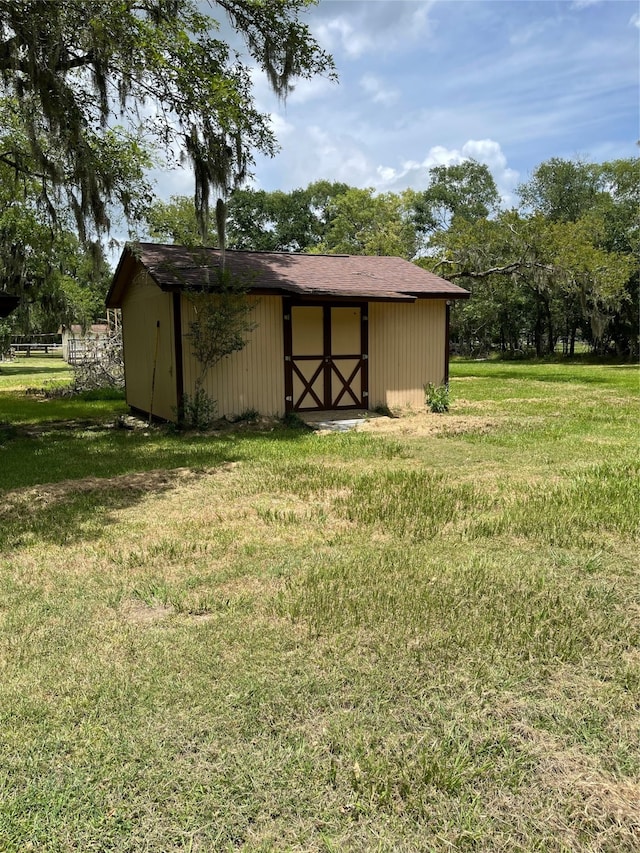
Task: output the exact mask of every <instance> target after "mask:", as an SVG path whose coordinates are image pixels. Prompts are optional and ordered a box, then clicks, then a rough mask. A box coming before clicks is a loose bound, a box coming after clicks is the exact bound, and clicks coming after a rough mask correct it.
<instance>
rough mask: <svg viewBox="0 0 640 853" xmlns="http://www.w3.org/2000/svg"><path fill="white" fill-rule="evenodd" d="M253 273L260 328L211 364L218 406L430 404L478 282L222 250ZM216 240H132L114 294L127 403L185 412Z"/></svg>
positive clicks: (225, 410) (361, 262)
mask: <svg viewBox="0 0 640 853" xmlns="http://www.w3.org/2000/svg"><path fill="white" fill-rule="evenodd" d="M224 256H225V258H224V264H225V269H227V270H229V272H230V273H231V274H232V275H237V276H240V277H242V278H243V279H244V280H246V281H249V282H250V287H249V290H248V295H247V297H246V298H247V299H248V300H249V303H250V304H251V306H252V315H251V319H252V321H253V323H255V328H254V330H253V331H252V332H251V333H250V334H249V335H248V336H247V344H246V346H245V347H244V348H243V349H242V350H241V351H239V352H236V353H234V354H233V355H231V356H228V357H227V358H225V359H223V360H222V361H221V362H219V363H218V365H216V367H214V368H213V369H212V370H211V371H210V372H209V374H208V376H207V380H206V385H205V390H206V392H207V394H208V395H209V396H210V398H211V399H213V400H216V401H217V407H216V411H217V414H218V415H219V416H221V417H222V416H227V417H233V416H237V415H241V414H242V413H243V412H246V411H248V410H253V411H258V412H260V413H261V414H263V415H276V416H282V415H284V414H285V413H286V412H289V411H302V412H304V411H313V410H336V409H349V408H354V409H355V408H358V409H373V408H376V407H377V406H388V407H390V408H392V407H404V406H413V407H420V406H423V405H424V386H425V384H426V383H429V382H431V383H433V384H435V385H440V384H442V383H444V382H447V381H448V367H449V341H448V332H449V303H450V300H452V299H465V298H467V297H468V296H469V293H468V291H466V290H463V289H462V288H461V287H458V286H457V285H455V284H452V283H451V282H449V281H446V280H445V279H442V278H439V277H438V276H436V275H434V274H433V273H430V272H427V271H426V270H424V269H421V268H420V267H418V266H416V265H415V264H412V263H410V262H408V261H405V260H402V259H401V258H390V257H377V256H376V257H370V256H348V255H312V254H309V255H302V254H289V253H276V252H238V251H230V250H227V251H226V252H225V253H224ZM221 263H222V257H221V252H220V251H219V250H217V249H187V248H184V247H182V246H173V245H161V244H157V243H141V244H140V243H137V244H133V245H130V246H127V248H125V250H124V252H123V254H122V257H121V258H120V262H119V264H118V267H117V269H116V272H115V274H114V278H113V282H112V284H111V288H110V290H109V293H108V295H107V307H108V308H121V309H122V333H123V343H124V362H125V380H126V395H127V403H128V404H129V405H130V406H131V407H132V408H134V409H136V410H138V411H141V412H145V413H147V414H149V413H151V414H153V415H154V416H157V417H160V418H164V419H166V420H175V419H176V412H177V410H178V407H179V405H180V403H181V401H182V399H183V396H184V394H185V393H186V394H189V395H192V394H193V392H194V387H195V381H196V378H197V376H198V374H199V365H198V363H197V361H196V360H195V358H194V356H193V354H192V352H191V347H190V340H189V329H190V325H189V324H190V322H192V321H193V319H194V308H193V302H192V300H191V299H190V294H191V293H193V292H197V290H198V288H202V286H203V283H204V282H206V281H209V280H213V276H212V273H217V272H218V271H219V270H220V265H221Z"/></svg>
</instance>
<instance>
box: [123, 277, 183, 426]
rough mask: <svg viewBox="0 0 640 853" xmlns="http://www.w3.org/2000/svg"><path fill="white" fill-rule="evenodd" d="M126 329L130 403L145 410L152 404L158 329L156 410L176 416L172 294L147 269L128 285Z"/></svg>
mask: <svg viewBox="0 0 640 853" xmlns="http://www.w3.org/2000/svg"><path fill="white" fill-rule="evenodd" d="M158 321H160V326H159V328H157V325H156V324H157V322H158ZM122 333H123V343H124V363H125V370H126V375H125V378H126V397H127V403H128V404H129V405H130V406H134V407H135V408H137V409H141V410H142V411H143V412H148V411H149V409H150V407H151V394H152V391H151V389H152V382H153V368H154V358H155V353H156V333H157V338H158V348H157V353H158V355H157V359H156V365H155V368H156V370H155V383H154V387H153V414H154V415H157V416H158V417H160V418H165V419H166V420H174V419H175V407H176V379H175V364H174V353H175V348H174V335H173V309H172V303H171V295H170V294H168V293H163V292H162V291H161V290H160V288H159V287H158V286H157V284H155V283H154V282H153V280H152V279H151V278H150V277H149V276H148V275H147V274H146V273H144V272H140V273H138V275H136V276H135V277H134V278H133V279H132V281H131V283H130V284H129V287H128V288H127V291H126V295H125V297H124V300H123V304H122Z"/></svg>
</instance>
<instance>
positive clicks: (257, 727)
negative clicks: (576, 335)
mask: <svg viewBox="0 0 640 853" xmlns="http://www.w3.org/2000/svg"><path fill="white" fill-rule="evenodd" d="M26 361H27V360H26V359H25V360H24V361H23V363H22V367H24V363H25V362H26ZM31 362H32V365H31V366H33V367H34V368H37V372H34V373H29V372H26V373H18V372H14V373H11V374H9V373H7V372H6V370H7V368H5V366H4V365H0V422H2V425H0V460H1V464H0V493H1V494H2V498H3V499H2V501H1V502H0V730H1V731H2V738H1V739H0V849H2V850H3V851H5V850H6V851H8V853H14V851H15V853H18V851H20V853H22V851H24V850H37V851H56V853H58V852H59V853H62V851H65V853H66V851H70V850H100V851H119V853H120V851H132V853H133V851H140V850H145V851H198V850H199V851H205V850H207V851H209V850H216V851H217V850H221V851H281V850H293V851H295V850H299V851H343V850H363V851H364V850H367V851H369V850H372V851H450V850H492V851H493V850H505V851H507V850H508V851H542V850H545V851H546V850H554V851H555V850H557V851H562V850H564V851H573V850H589V851H611V853H614V851H629V853H631V851H636V850H637V849H639V847H640V820H639V818H638V808H637V803H638V799H639V796H640V705H639V704H638V697H639V696H640V651H639V647H640V580H639V567H638V558H637V554H638V545H639V543H638V539H639V538H640V537H639V531H638V518H639V512H638V510H639V509H640V494H639V491H638V482H639V478H638V461H639V460H638V423H639V419H638V370H637V368H635V367H633V366H629V365H612V364H607V365H598V364H587V363H584V362H582V361H579V360H578V361H576V362H574V363H535V364H532V363H528V362H513V363H500V362H498V363H496V362H470V361H462V360H459V361H456V362H454V363H453V365H452V371H451V374H452V376H451V410H450V413H449V414H442V415H432V414H425V415H424V416H422V419H420V418H416V417H415V416H413V417H412V416H405V417H401V418H398V419H396V420H394V421H392V422H390V423H391V424H392V425H393V431H388V432H385V431H383V430H376V429H375V426H376V425H375V423H372V425H371V426H372V428H371V431H365V432H357V433H346V434H330V435H317V434H314V433H308V432H304V431H301V430H299V429H295V428H293V427H292V428H285V427H284V426H283V427H281V428H280V427H278V428H274V429H272V430H262V431H261V430H260V429H257V428H249V429H247V428H246V427H241V428H239V429H236V430H234V431H230V432H227V433H225V434H222V435H219V436H206V435H196V434H192V435H189V434H180V433H175V432H172V431H170V430H167V429H162V428H152V429H148V428H146V427H142V428H140V429H136V430H122V429H118V428H116V427H115V426H114V424H115V423H116V420H117V417H118V415H119V414H120V413H121V412H122V411H123V404H122V401H121V400H105V399H101V400H87V399H84V400H68V401H60V400H58V399H52V400H45V401H42V400H40V399H38V398H37V397H36V396H29V395H25V392H24V389H25V388H34V387H39V386H41V385H42V384H43V382H44V381H46V379H47V378H53V377H54V376H57V377H58V379H63V378H64V376H63V371H60V370H58V369H57V368H59V365H55V367H54V366H52V363H51V362H47V363H42V364H41V363H40V362H41V360H39V359H31ZM42 362H45V360H42ZM15 367H20V365H15ZM8 369H9V370H14V365H13V364H12V365H9V368H8ZM63 403H64V405H63ZM67 405H68V406H76V409H75V411H76V414H75V415H69V414H68V411H69V410H68V409H67V408H66V406H67ZM12 414H13V415H15V419H13V418H12ZM415 423H418V424H423V426H424V427H425V428H424V429H413V427H412V424H415Z"/></svg>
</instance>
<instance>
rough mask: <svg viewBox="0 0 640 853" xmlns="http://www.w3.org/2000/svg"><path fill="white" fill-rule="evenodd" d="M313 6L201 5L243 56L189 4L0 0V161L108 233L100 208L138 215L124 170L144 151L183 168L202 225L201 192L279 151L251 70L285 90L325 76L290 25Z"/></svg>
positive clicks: (294, 1)
mask: <svg viewBox="0 0 640 853" xmlns="http://www.w3.org/2000/svg"><path fill="white" fill-rule="evenodd" d="M311 2H312V0H280V1H279V2H278V3H262V2H255V0H215V2H214V0H212V2H211V4H210V5H211V7H212V9H213V10H217V11H218V12H219V13H220V15H224V16H225V18H227V19H228V21H229V24H230V26H231V27H232V29H233V30H234V31H235V32H236V33H237V34H238V35H239V36H241V37H243V39H244V41H245V44H246V51H247V53H246V55H241V53H240V52H239V51H238V50H235V49H233V48H232V47H231V46H230V44H229V43H228V42H227V41H225V40H224V39H223V38H221V37H220V22H219V21H218V20H216V19H215V18H213V17H211V16H209V15H205V14H203V13H202V12H201V11H200V5H201V4H198V3H196V2H194V0H135V2H132V0H113V2H109V3H105V2H103V0H56V2H55V3H51V2H49V0H30V2H19V3H17V2H15V0H0V85H1V86H2V92H1V95H2V109H3V112H4V119H5V121H4V122H3V124H4V126H5V127H7V126H8V127H10V128H11V129H12V130H11V132H10V133H9V134H5V135H4V137H3V139H2V144H1V145H0V161H1V162H3V163H4V164H5V165H7V166H9V167H10V168H11V169H12V170H13V171H14V173H15V174H16V176H20V175H26V176H28V177H29V178H31V179H35V180H36V181H37V183H38V190H39V200H40V201H41V203H43V204H44V205H45V206H46V208H47V209H48V211H49V213H50V214H51V215H52V216H53V215H55V214H57V213H59V211H60V210H61V209H64V210H70V211H71V212H72V213H73V215H74V217H75V223H76V226H77V228H78V229H79V233H80V236H81V237H84V236H85V234H86V233H87V231H88V230H89V231H93V232H94V233H96V232H97V233H103V232H104V231H105V230H107V229H108V227H109V224H110V216H109V210H108V206H109V204H110V203H111V202H115V203H117V204H118V205H120V206H122V208H123V209H124V211H125V213H126V214H127V215H128V216H135V215H136V214H139V213H140V210H139V207H138V205H139V204H140V201H141V199H140V195H139V194H137V193H136V192H135V191H134V192H132V180H131V178H132V175H131V169H132V167H133V166H135V165H140V164H142V165H143V166H146V165H147V161H148V156H149V148H150V147H153V148H154V150H156V151H161V152H162V153H163V155H165V156H168V157H169V158H171V157H176V158H177V159H184V160H187V161H188V162H189V163H190V164H191V166H192V167H193V170H194V173H195V201H196V210H197V212H198V214H199V217H200V220H201V222H202V223H206V219H207V215H208V208H209V200H210V194H211V192H212V191H214V190H215V191H218V192H219V193H220V194H225V193H226V192H227V191H228V190H229V189H230V187H231V186H233V185H235V184H236V183H238V182H239V181H241V180H242V179H243V178H244V177H245V176H246V174H247V170H248V168H249V167H250V164H251V162H252V152H253V151H255V150H259V151H261V152H263V153H266V154H273V153H274V151H275V149H276V140H275V138H274V136H273V133H272V130H271V127H270V124H269V120H268V116H267V115H265V114H263V113H260V112H259V111H258V110H257V108H256V106H255V104H254V101H253V96H252V85H251V64H257V65H258V66H259V67H260V68H262V69H263V70H264V71H265V72H266V74H267V76H268V78H269V81H270V83H271V85H272V87H273V88H274V89H275V91H276V92H277V93H278V94H279V95H281V96H283V97H284V96H285V95H286V94H287V92H288V90H289V88H290V87H291V85H292V81H293V80H294V79H295V78H296V77H310V76H312V75H315V74H318V73H327V74H330V75H331V74H333V64H332V60H331V57H330V56H328V55H327V54H326V53H324V52H323V51H322V50H321V49H320V48H319V46H318V45H317V43H316V42H315V40H314V39H313V38H312V36H311V34H310V32H309V30H308V27H307V26H306V24H304V23H303V22H302V21H301V20H300V13H301V11H302V10H303V9H304V7H306V6H308V5H309V4H310V3H311ZM218 17H220V16H218ZM118 124H124V125H126V126H129V127H130V128H133V130H128V131H125V130H123V129H121V128H119V127H118ZM140 176H141V175H140V174H139V177H140ZM138 188H139V189H140V187H138ZM143 200H145V199H144V198H143Z"/></svg>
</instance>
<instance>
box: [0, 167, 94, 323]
mask: <svg viewBox="0 0 640 853" xmlns="http://www.w3.org/2000/svg"><path fill="white" fill-rule="evenodd" d="M33 183H34V181H33V179H32V178H28V177H26V176H22V178H21V179H20V180H19V182H18V184H19V185H16V180H15V175H14V174H13V172H12V171H11V170H10V169H9V167H8V166H6V165H4V164H2V163H1V162H0V246H4V247H5V251H4V252H0V280H1V281H2V287H3V288H4V289H6V290H7V291H9V292H10V293H12V294H14V295H16V296H19V297H20V305H19V307H18V309H17V310H16V311H15V313H14V314H12V316H11V318H10V324H11V327H12V329H13V332H14V333H16V334H30V333H38V332H50V331H52V329H53V330H55V329H57V328H58V326H59V325H60V324H61V323H70V322H80V323H82V324H84V325H88V324H90V323H91V322H92V321H94V320H95V319H97V318H98V317H100V316H103V314H104V297H105V294H106V292H107V287H108V285H107V274H108V270H107V265H106V262H105V259H104V255H103V254H102V252H101V250H100V248H99V247H97V249H96V251H93V252H90V251H88V250H87V248H86V247H84V246H82V244H81V243H80V241H79V240H78V238H77V236H76V235H75V234H74V233H73V231H72V230H71V229H70V228H68V227H64V226H63V224H62V223H59V227H57V228H51V226H50V223H49V221H48V217H47V215H46V212H45V211H43V210H42V209H41V208H40V207H39V206H38V205H37V204H36V195H37V192H36V190H35V189H34V187H33Z"/></svg>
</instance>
